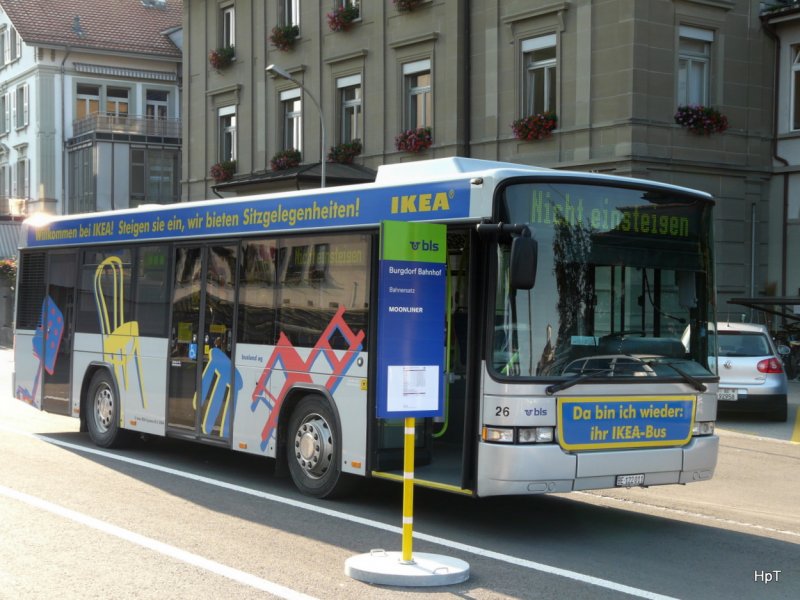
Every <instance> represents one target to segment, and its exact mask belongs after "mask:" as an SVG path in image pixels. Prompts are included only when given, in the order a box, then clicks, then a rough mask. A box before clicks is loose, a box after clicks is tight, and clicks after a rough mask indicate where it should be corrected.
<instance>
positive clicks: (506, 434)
mask: <svg viewBox="0 0 800 600" xmlns="http://www.w3.org/2000/svg"><path fill="white" fill-rule="evenodd" d="M481 437H482V438H483V441H484V442H492V443H495V444H549V443H551V442H552V441H553V428H552V427H493V426H491V425H486V426H484V428H483V433H482V436H481Z"/></svg>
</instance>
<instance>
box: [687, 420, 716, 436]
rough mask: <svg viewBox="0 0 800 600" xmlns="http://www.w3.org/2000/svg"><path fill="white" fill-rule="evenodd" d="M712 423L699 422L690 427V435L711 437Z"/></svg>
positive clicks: (712, 431) (712, 432)
mask: <svg viewBox="0 0 800 600" xmlns="http://www.w3.org/2000/svg"><path fill="white" fill-rule="evenodd" d="M713 434H714V421H699V422H697V423H695V424H694V427H692V435H713Z"/></svg>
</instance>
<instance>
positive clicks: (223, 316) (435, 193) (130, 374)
mask: <svg viewBox="0 0 800 600" xmlns="http://www.w3.org/2000/svg"><path fill="white" fill-rule="evenodd" d="M713 205H714V201H713V199H712V198H711V196H709V195H708V194H706V193H704V192H700V191H695V190H691V189H687V188H682V187H677V186H674V185H668V184H664V183H656V182H652V181H645V180H640V179H634V178H626V177H617V176H610V175H602V174H595V173H579V172H568V171H560V170H552V169H544V168H536V167H531V166H525V165H518V164H513V163H501V162H492V161H485V160H478V159H468V158H461V157H451V158H445V159H434V160H430V161H419V162H414V163H413V164H395V165H386V166H381V167H379V169H378V172H377V177H376V180H375V182H373V183H369V184H358V185H352V186H344V187H335V188H323V189H314V190H301V191H292V192H286V193H280V194H269V195H261V196H248V197H236V198H226V199H224V200H213V201H211V200H204V201H193V202H182V203H176V204H171V205H148V206H140V207H138V208H132V209H125V210H117V211H112V212H98V213H91V214H79V215H68V216H46V215H34V216H31V217H30V218H29V219H28V220H27V221H25V223H24V226H23V230H22V234H21V243H20V251H19V261H18V264H19V272H18V286H17V298H16V321H15V331H14V333H15V339H14V353H15V354H14V358H15V373H14V383H13V386H14V395H15V396H16V398H19V399H20V400H22V401H25V402H27V403H29V404H31V405H32V406H34V407H36V408H39V409H42V410H45V411H50V412H53V413H59V414H63V415H70V416H73V417H76V418H78V419H80V429H81V430H82V431H84V432H88V435H89V436H90V438H91V440H92V441H93V442H94V443H95V444H97V445H99V446H100V447H105V448H112V447H117V446H121V445H123V444H125V443H128V442H130V441H131V438H137V437H138V438H142V437H144V438H146V437H147V436H167V437H170V438H178V439H181V440H187V441H194V442H200V443H205V444H212V445H216V446H220V447H225V448H230V449H232V450H236V451H240V452H246V453H251V454H254V455H259V456H263V457H267V458H270V459H274V461H276V462H275V465H276V470H277V471H278V472H279V473H283V474H284V475H287V474H288V476H291V478H292V480H293V482H294V483H295V484H296V486H297V487H298V488H299V489H300V490H301V491H302V492H303V493H305V494H308V495H311V496H315V497H328V496H332V495H335V494H341V493H343V491H344V490H345V489H346V488H347V485H348V483H351V482H352V481H353V480H354V479H357V477H358V476H361V477H367V478H383V479H390V480H398V481H400V480H402V476H403V472H402V470H403V469H402V467H403V440H404V420H403V419H398V418H392V417H391V416H389V417H385V416H384V417H381V416H379V414H378V412H379V410H378V402H379V396H380V390H379V389H378V387H379V386H378V384H377V383H376V382H379V381H380V380H381V378H382V374H381V373H380V372H378V369H379V366H378V365H380V364H381V355H380V352H381V350H380V348H381V341H382V340H383V339H387V336H389V335H390V334H391V335H393V336H394V339H399V340H400V343H405V341H408V342H409V343H411V344H413V343H415V340H414V339H410V340H403V336H404V335H405V327H404V326H400V327H399V328H398V327H394V329H393V331H389V327H384V329H385V330H384V331H382V330H381V328H380V327H381V323H382V318H381V315H380V314H378V313H379V308H378V306H379V287H380V285H381V278H382V275H381V270H380V269H381V264H382V262H383V259H382V256H381V251H380V244H381V230H382V226H383V225H385V224H386V223H417V224H419V223H429V224H434V225H436V226H438V227H440V231H444V234H443V236H444V237H443V238H442V241H443V243H444V245H445V248H444V249H440V250H443V254H442V256H443V259H442V265H443V269H439V271H445V287H444V288H443V289H444V290H445V291H444V292H443V294H442V297H443V298H444V300H443V302H442V308H441V312H440V316H436V317H435V319H434V325H433V326H432V327H429V329H431V330H432V331H433V332H434V333H437V334H438V332H439V330H441V337H440V339H441V340H442V341H441V348H440V349H437V343H434V344H433V345H432V347H431V344H429V343H420V344H419V346H418V347H419V348H423V347H424V346H427V348H426V350H428V351H431V350H432V351H433V353H434V354H439V353H440V354H441V357H442V363H441V364H442V367H441V373H438V374H436V375H437V376H438V379H437V381H439V382H440V384H439V385H440V390H441V398H440V401H441V409H440V410H438V411H437V412H436V413H435V414H432V416H426V417H424V418H420V419H418V420H417V425H416V428H415V434H414V440H415V446H414V448H415V457H416V463H415V469H414V484H415V485H420V486H427V487H432V488H436V489H441V490H446V491H450V492H454V493H458V494H464V495H469V496H474V497H486V496H494V495H525V494H540V493H550V492H555V493H558V492H571V491H575V490H591V489H602V488H615V487H624V488H627V487H634V486H653V485H662V484H685V483H691V482H696V481H705V480H708V479H710V478H711V477H712V476H713V473H714V469H715V466H716V460H717V453H718V446H719V440H718V437H717V436H716V435H715V432H714V424H715V418H716V412H717V398H716V388H717V382H718V377H717V375H716V353H717V351H716V340H715V333H714V328H713V326H709V324H710V323H713V322H714V320H715V283H714V247H713V238H712V228H713V218H712V210H713ZM445 239H446V242H445ZM411 244H412V246H413V247H417V246H426V245H428V246H430V245H431V244H428V243H427V242H426V241H425V240H422V242H421V243H420V242H419V241H417V242H412V243H411ZM435 245H436V246H437V247H438V246H439V244H438V243H436V244H435ZM391 290H393V292H396V293H395V297H396V298H397V299H401V298H402V294H403V293H406V292H408V293H412V292H414V290H413V289H411V288H409V289H405V288H402V287H400V288H398V287H393V288H391ZM421 310H422V309H421V308H420V309H418V312H419V311H421ZM411 313H412V314H410V315H406V316H407V317H408V318H409V319H413V318H414V314H413V310H412V311H411ZM408 322H409V323H411V321H408ZM408 331H409V332H410V331H413V327H412V328H410V329H409V330H408ZM408 335H409V336H411V335H412V334H411V333H409V334H408ZM398 336H399V337H398ZM392 343H394V342H392ZM385 346H386V345H385V344H384V347H385ZM381 368H383V367H381ZM389 368H391V367H389ZM409 385H412V386H413V385H414V383H413V382H412V383H411V384H409ZM404 389H405V388H404ZM410 389H411V388H410Z"/></svg>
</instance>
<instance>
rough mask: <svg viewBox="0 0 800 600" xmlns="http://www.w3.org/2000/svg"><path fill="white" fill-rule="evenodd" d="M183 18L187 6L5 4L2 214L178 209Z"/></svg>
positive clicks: (77, 0)
mask: <svg viewBox="0 0 800 600" xmlns="http://www.w3.org/2000/svg"><path fill="white" fill-rule="evenodd" d="M181 15H182V4H181V1H180V0H54V1H47V0H0V54H2V57H0V199H2V202H0V211H3V210H7V211H8V212H10V213H11V214H20V215H30V214H33V213H36V212H41V211H43V212H49V213H55V214H64V213H76V212H90V211H94V210H104V209H115V208H127V207H129V206H135V205H137V204H141V203H146V202H147V203H160V202H171V201H177V200H178V199H179V198H180V178H181V176H180V147H181V128H180V75H181V50H180V34H181V31H180V25H181ZM6 207H7V208H6Z"/></svg>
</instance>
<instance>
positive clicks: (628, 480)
mask: <svg viewBox="0 0 800 600" xmlns="http://www.w3.org/2000/svg"><path fill="white" fill-rule="evenodd" d="M643 483H644V473H637V474H636V475H617V487H633V486H635V485H642V484H643Z"/></svg>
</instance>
